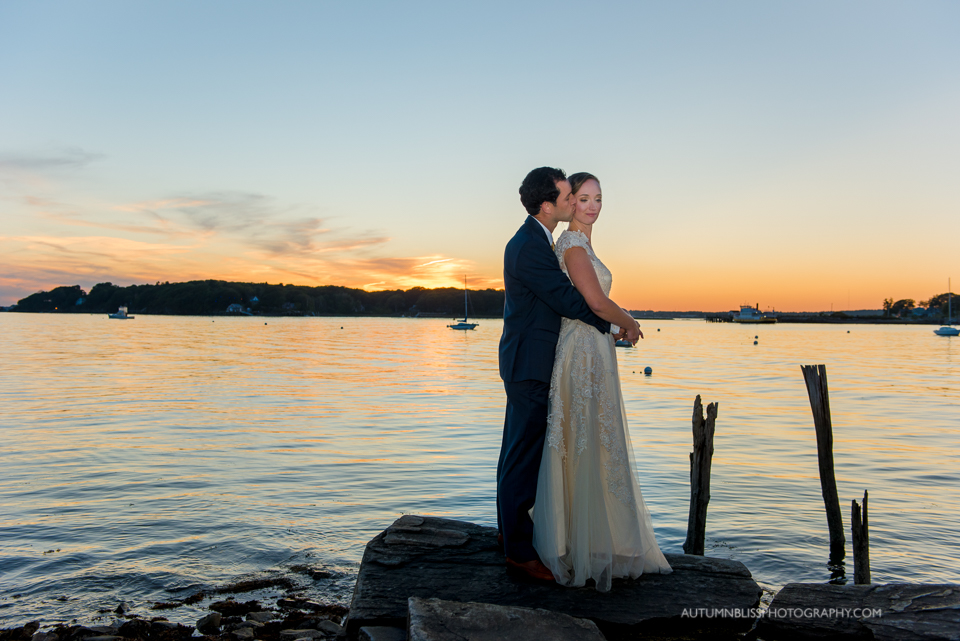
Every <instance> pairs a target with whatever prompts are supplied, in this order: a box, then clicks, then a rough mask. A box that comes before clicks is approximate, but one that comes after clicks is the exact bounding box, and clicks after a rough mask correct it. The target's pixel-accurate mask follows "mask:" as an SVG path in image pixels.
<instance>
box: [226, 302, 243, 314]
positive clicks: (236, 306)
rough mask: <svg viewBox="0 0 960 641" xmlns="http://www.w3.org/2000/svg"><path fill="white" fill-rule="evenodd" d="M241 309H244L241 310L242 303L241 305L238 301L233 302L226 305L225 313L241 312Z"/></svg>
mask: <svg viewBox="0 0 960 641" xmlns="http://www.w3.org/2000/svg"><path fill="white" fill-rule="evenodd" d="M243 311H244V310H243V305H241V304H240V303H234V304H232V305H230V306H229V307H227V313H228V314H242V313H243Z"/></svg>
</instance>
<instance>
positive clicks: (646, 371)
mask: <svg viewBox="0 0 960 641" xmlns="http://www.w3.org/2000/svg"><path fill="white" fill-rule="evenodd" d="M643 373H644V374H646V375H647V376H650V375H651V374H653V368H652V367H650V366H649V365H648V366H646V367H644V368H643Z"/></svg>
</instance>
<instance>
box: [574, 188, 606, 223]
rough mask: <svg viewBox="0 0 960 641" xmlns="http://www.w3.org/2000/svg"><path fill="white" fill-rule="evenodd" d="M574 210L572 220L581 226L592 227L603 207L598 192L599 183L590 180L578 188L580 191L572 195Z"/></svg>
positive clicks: (601, 197) (600, 195)
mask: <svg viewBox="0 0 960 641" xmlns="http://www.w3.org/2000/svg"><path fill="white" fill-rule="evenodd" d="M574 200H575V201H576V209H575V210H574V212H573V219H574V220H575V221H577V222H578V223H579V224H581V225H592V224H593V223H595V222H597V218H598V217H599V216H600V209H601V208H602V207H603V194H602V193H601V192H600V183H598V182H597V181H596V180H594V179H592V178H591V179H590V180H588V181H587V182H585V183H583V185H581V186H580V191H578V192H577V193H576V194H575V195H574Z"/></svg>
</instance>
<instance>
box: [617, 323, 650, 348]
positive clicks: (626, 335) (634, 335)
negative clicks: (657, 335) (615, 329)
mask: <svg viewBox="0 0 960 641" xmlns="http://www.w3.org/2000/svg"><path fill="white" fill-rule="evenodd" d="M614 338H615V339H617V340H618V341H622V340H628V341H630V343H631V344H633V345H636V344H637V341H638V340H640V339H641V338H643V332H641V331H640V323H638V322H637V321H633V324H632V325H631V326H629V327H621V328H620V332H619V333H617V334H616V335H615V336H614Z"/></svg>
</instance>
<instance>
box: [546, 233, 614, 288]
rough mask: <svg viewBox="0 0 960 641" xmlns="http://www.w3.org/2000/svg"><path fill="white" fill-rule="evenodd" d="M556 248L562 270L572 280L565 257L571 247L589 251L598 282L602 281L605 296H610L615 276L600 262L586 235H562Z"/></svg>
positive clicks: (601, 286)
mask: <svg viewBox="0 0 960 641" xmlns="http://www.w3.org/2000/svg"><path fill="white" fill-rule="evenodd" d="M554 247H555V249H554V251H556V253H557V259H558V260H559V261H560V269H562V270H563V273H564V274H566V275H567V278H570V272H569V271H567V263H566V261H565V260H564V259H563V255H564V254H565V253H566V251H567V250H568V249H570V248H571V247H583V248H584V249H585V250H587V256H589V257H590V262H591V263H593V270H594V271H595V272H596V273H597V280H598V281H600V288H601V289H602V290H603V294H604V295H605V296H609V295H610V288H611V287H612V286H613V274H611V273H610V270H609V269H607V266H606V265H604V264H603V263H602V262H600V259H599V258H597V255H596V254H595V253H593V247H591V246H590V241H589V240H587V236H586V234H584V233H583V232H582V231H570V230H567V231H565V232H563V233H562V234H560V238H558V239H557V242H556V244H555V245H554Z"/></svg>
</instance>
